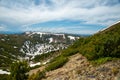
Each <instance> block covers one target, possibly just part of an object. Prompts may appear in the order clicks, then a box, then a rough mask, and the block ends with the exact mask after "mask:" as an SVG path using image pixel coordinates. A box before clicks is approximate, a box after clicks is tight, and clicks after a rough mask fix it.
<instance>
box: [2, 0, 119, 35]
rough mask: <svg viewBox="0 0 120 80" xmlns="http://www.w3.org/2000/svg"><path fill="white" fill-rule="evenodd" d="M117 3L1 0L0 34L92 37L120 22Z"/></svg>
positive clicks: (108, 0)
mask: <svg viewBox="0 0 120 80" xmlns="http://www.w3.org/2000/svg"><path fill="white" fill-rule="evenodd" d="M119 8H120V0H0V32H24V31H42V32H58V33H59V32H65V33H77V34H93V33H96V32H97V31H99V30H101V29H103V28H106V27H107V26H109V25H111V24H113V23H115V22H117V21H119V20H120V10H119Z"/></svg>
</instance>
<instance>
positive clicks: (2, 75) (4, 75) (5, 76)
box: [0, 74, 10, 80]
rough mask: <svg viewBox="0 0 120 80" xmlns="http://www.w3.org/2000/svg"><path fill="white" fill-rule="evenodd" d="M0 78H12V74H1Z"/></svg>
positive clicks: (1, 79) (4, 79) (3, 79)
mask: <svg viewBox="0 0 120 80" xmlns="http://www.w3.org/2000/svg"><path fill="white" fill-rule="evenodd" d="M0 80H10V76H9V75H8V74H0Z"/></svg>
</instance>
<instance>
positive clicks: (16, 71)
mask: <svg viewBox="0 0 120 80" xmlns="http://www.w3.org/2000/svg"><path fill="white" fill-rule="evenodd" d="M28 71H29V66H28V64H27V62H26V61H22V62H21V61H19V62H15V63H13V64H12V65H11V69H10V72H11V74H10V79H11V80H27V79H28V74H27V72H28Z"/></svg>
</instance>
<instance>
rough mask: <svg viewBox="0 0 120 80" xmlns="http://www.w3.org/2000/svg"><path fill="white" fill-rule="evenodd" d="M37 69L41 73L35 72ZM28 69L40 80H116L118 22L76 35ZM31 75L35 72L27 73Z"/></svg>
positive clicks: (119, 70)
mask: <svg viewBox="0 0 120 80" xmlns="http://www.w3.org/2000/svg"><path fill="white" fill-rule="evenodd" d="M39 70H42V71H41V73H39V72H37V71H39ZM32 72H34V73H36V79H37V78H41V77H38V76H39V75H40V74H41V76H43V79H42V80H119V79H120V22H118V23H115V24H113V25H112V26H109V27H108V28H106V29H104V30H101V31H99V32H97V33H96V34H94V35H92V36H89V37H84V38H80V39H79V40H77V41H75V43H74V44H72V45H71V46H69V47H68V48H67V49H65V50H63V51H62V53H61V54H60V55H59V56H57V57H55V58H53V59H52V60H51V61H50V62H49V63H48V64H46V65H45V66H42V67H40V68H38V69H35V70H32ZM42 73H46V74H45V75H43V74H42ZM30 74H31V72H30ZM33 77H35V75H31V76H30V78H33ZM33 80H34V79H33Z"/></svg>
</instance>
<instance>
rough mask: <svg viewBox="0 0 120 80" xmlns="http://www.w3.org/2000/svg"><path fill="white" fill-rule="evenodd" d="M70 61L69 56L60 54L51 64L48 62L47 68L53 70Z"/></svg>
mask: <svg viewBox="0 0 120 80" xmlns="http://www.w3.org/2000/svg"><path fill="white" fill-rule="evenodd" d="M67 61H68V58H67V57H64V56H59V57H56V58H55V59H54V60H53V61H52V62H51V63H50V64H48V65H47V66H46V68H45V70H46V71H51V70H54V69H57V68H60V67H62V66H63V65H64V64H65V63H66V62H67Z"/></svg>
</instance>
